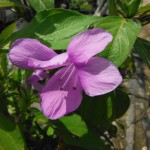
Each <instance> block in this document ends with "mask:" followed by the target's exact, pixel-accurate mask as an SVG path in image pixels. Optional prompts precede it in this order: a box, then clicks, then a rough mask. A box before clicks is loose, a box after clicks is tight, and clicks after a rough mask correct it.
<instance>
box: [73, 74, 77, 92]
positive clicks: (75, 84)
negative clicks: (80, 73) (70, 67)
mask: <svg viewBox="0 0 150 150" xmlns="http://www.w3.org/2000/svg"><path fill="white" fill-rule="evenodd" d="M77 79H78V77H77V75H76V78H75V83H74V86H73V90H76V89H77Z"/></svg>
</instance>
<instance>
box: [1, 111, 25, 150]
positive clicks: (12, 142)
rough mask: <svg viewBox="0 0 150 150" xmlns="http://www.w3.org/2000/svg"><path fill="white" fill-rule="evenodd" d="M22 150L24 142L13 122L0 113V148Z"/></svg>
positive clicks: (3, 149) (2, 149)
mask: <svg viewBox="0 0 150 150" xmlns="http://www.w3.org/2000/svg"><path fill="white" fill-rule="evenodd" d="M18 149H19V150H24V149H25V143H24V140H23V137H22V135H21V132H20V130H19V128H18V126H17V125H15V123H14V122H12V121H10V120H8V119H7V118H6V117H5V116H4V115H2V114H1V113H0V150H18Z"/></svg>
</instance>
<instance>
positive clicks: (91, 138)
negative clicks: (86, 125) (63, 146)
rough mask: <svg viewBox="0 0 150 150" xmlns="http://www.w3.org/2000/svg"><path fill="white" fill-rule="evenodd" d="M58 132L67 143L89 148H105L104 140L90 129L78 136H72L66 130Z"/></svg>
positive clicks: (96, 149) (98, 149)
mask: <svg viewBox="0 0 150 150" xmlns="http://www.w3.org/2000/svg"><path fill="white" fill-rule="evenodd" d="M60 134H61V135H62V137H63V138H64V141H65V142H66V143H67V144H68V145H74V146H77V147H81V148H84V149H89V150H106V147H105V145H104V141H102V140H101V139H100V135H99V134H98V133H96V131H93V130H92V129H89V131H88V133H87V134H85V135H84V136H82V137H80V138H79V137H75V136H72V135H70V134H68V133H67V132H61V131H60ZM77 149H78V148H77Z"/></svg>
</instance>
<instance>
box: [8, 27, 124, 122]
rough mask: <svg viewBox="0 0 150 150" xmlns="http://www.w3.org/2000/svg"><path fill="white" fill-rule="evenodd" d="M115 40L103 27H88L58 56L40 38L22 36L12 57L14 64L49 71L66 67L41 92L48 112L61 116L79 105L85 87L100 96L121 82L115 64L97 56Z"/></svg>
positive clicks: (15, 43)
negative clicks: (88, 28)
mask: <svg viewBox="0 0 150 150" xmlns="http://www.w3.org/2000/svg"><path fill="white" fill-rule="evenodd" d="M111 40H112V36H111V34H109V33H108V32H106V31H104V30H102V29H91V30H87V31H85V32H82V33H80V34H78V35H76V36H75V37H74V38H73V39H72V40H71V41H70V43H69V45H68V47H67V52H65V53H62V54H59V55H57V54H56V53H55V52H54V51H52V50H51V49H49V48H48V47H46V46H44V45H43V44H41V43H40V42H38V41H37V40H34V39H19V40H17V41H15V42H14V43H13V45H12V47H11V50H10V53H9V57H10V60H11V61H12V63H14V64H15V65H17V66H18V67H21V68H25V69H35V70H49V69H54V68H58V67H62V66H63V68H61V69H60V70H58V71H57V72H56V73H55V74H54V75H53V76H52V77H51V78H50V79H49V80H48V82H47V84H46V85H45V86H44V87H43V88H42V90H41V91H40V99H41V108H42V111H43V113H44V115H45V116H46V117H47V118H50V119H57V118H60V117H62V116H64V115H65V114H68V113H70V112H72V111H74V110H75V109H77V108H78V107H79V105H80V103H81V101H82V92H83V90H84V91H85V93H86V94H87V95H89V96H97V95H102V94H105V93H108V92H110V91H112V90H114V89H115V88H116V87H117V86H118V85H119V84H120V83H121V81H122V77H121V75H120V73H119V71H118V69H117V68H116V66H115V65H113V64H112V63H111V62H110V61H109V60H107V59H104V58H100V57H94V56H95V55H96V54H98V53H99V52H101V51H103V50H104V49H105V47H106V46H107V45H108V43H109V42H111ZM58 42H59V41H58Z"/></svg>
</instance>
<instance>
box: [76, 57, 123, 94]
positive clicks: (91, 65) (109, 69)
mask: <svg viewBox="0 0 150 150" xmlns="http://www.w3.org/2000/svg"><path fill="white" fill-rule="evenodd" d="M78 75H79V80H80V83H81V86H82V87H83V89H84V91H85V93H86V94H87V95H89V96H97V95H102V94H105V93H108V92H111V91H112V90H114V89H115V88H116V87H117V86H118V85H119V84H120V83H121V81H122V77H121V75H120V73H119V71H118V69H117V67H116V66H115V65H113V64H112V63H111V62H110V61H109V60H107V59H104V58H99V57H93V58H91V59H90V60H89V61H88V63H87V64H86V65H84V66H80V67H79V68H78Z"/></svg>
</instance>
